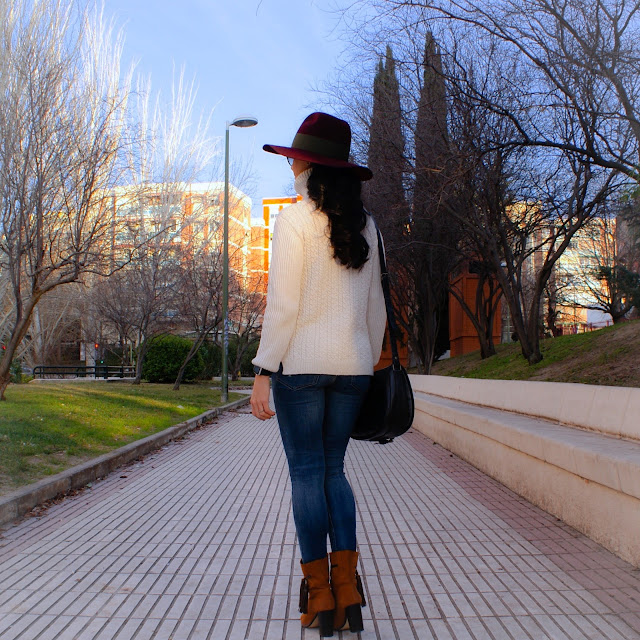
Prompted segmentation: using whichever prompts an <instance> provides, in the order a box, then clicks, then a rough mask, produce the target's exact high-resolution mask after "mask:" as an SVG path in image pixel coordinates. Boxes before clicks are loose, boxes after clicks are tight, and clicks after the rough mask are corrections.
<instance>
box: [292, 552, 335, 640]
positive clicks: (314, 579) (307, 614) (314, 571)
mask: <svg viewBox="0 0 640 640" xmlns="http://www.w3.org/2000/svg"><path fill="white" fill-rule="evenodd" d="M300 567H301V568H302V574H303V575H304V578H303V580H302V583H301V584H300V613H301V614H302V615H301V616H300V623H301V624H302V626H303V627H320V637H331V636H333V611H334V609H335V606H336V603H335V600H334V598H333V593H332V592H331V587H330V585H329V564H328V558H327V557H326V556H325V557H324V558H321V559H320V560H314V561H313V562H307V563H306V564H303V563H302V562H300Z"/></svg>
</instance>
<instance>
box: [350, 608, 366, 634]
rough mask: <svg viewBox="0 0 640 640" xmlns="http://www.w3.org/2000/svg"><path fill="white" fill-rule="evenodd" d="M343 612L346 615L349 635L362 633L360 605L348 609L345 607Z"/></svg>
mask: <svg viewBox="0 0 640 640" xmlns="http://www.w3.org/2000/svg"><path fill="white" fill-rule="evenodd" d="M345 612H346V614H347V620H348V621H349V631H351V633H356V632H357V631H363V630H364V625H363V624H362V605H360V604H352V605H349V606H348V607H346V609H345Z"/></svg>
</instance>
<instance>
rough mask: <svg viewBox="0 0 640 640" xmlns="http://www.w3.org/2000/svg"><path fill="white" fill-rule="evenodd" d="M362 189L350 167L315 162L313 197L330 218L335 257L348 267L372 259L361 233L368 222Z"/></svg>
mask: <svg viewBox="0 0 640 640" xmlns="http://www.w3.org/2000/svg"><path fill="white" fill-rule="evenodd" d="M361 189H362V183H361V182H360V179H359V178H358V176H357V175H356V174H355V173H353V172H352V171H350V170H348V169H336V168H334V167H326V166H324V165H319V164H312V165H311V174H310V175H309V178H308V180H307V191H308V193H309V197H310V198H311V200H312V201H313V203H314V204H315V205H316V207H318V209H320V210H321V211H322V212H323V213H325V214H326V215H327V218H329V240H330V241H331V246H332V247H333V256H334V258H336V259H337V260H338V262H340V264H342V265H344V266H345V267H347V269H361V268H362V265H363V264H364V263H365V262H366V261H367V260H368V259H369V244H368V242H367V241H366V240H365V238H364V236H363V235H362V233H361V232H362V230H363V229H364V228H365V226H366V224H367V214H366V213H365V210H364V207H363V206H362V200H361V199H360V194H361Z"/></svg>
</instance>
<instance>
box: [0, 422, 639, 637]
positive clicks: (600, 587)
mask: <svg viewBox="0 0 640 640" xmlns="http://www.w3.org/2000/svg"><path fill="white" fill-rule="evenodd" d="M348 473H349V476H350V479H351V481H352V483H353V485H354V489H355V493H356V499H357V502H358V509H359V517H360V524H359V526H360V529H359V532H360V537H359V540H360V551H361V556H362V563H361V573H362V575H363V580H364V583H365V589H366V592H367V595H368V600H369V606H368V607H367V608H366V609H364V615H365V629H366V630H365V631H364V632H363V633H362V634H360V636H359V637H360V638H361V639H362V640H369V639H371V640H373V639H374V638H375V639H377V640H392V639H396V638H397V639H400V640H409V639H411V638H416V639H418V640H429V639H431V638H437V639H438V640H444V639H447V640H450V639H452V638H455V639H456V640H468V639H470V638H474V639H477V640H500V639H503V638H514V639H517V640H520V639H522V640H525V639H526V640H542V639H545V638H551V639H554V640H563V639H570V640H583V639H587V638H588V639H591V640H632V639H640V572H638V571H637V570H634V569H633V568H632V567H631V566H630V565H628V564H626V563H624V562H623V561H621V560H619V559H618V558H616V557H615V556H613V555H611V554H610V553H608V552H607V551H605V550H604V549H602V548H601V547H599V546H598V545H597V544H595V543H593V542H591V541H590V540H589V539H587V538H585V537H584V536H582V535H580V534H578V533H577V532H576V531H574V530H573V529H570V528H569V527H567V526H565V525H563V524H562V523H561V522H558V521H557V520H556V519H555V518H553V517H552V516H549V515H548V514H546V513H544V512H542V511H540V510H539V509H537V508H535V507H533V506H531V505H530V504H529V503H527V502H525V501H524V500H522V499H520V498H519V497H518V496H516V495H515V494H513V493H512V492H510V491H508V490H507V489H505V488H504V487H502V486H501V485H499V484H498V483H496V482H494V481H493V480H491V479H490V478H488V477H486V476H484V475H482V474H481V473H480V472H478V471H477V470H476V469H474V468H473V467H470V466H469V465H468V464H466V463H465V462H463V461H461V460H459V459H458V458H456V457H453V456H451V455H450V454H449V453H448V452H447V451H445V450H444V449H442V448H441V447H440V446H437V445H434V444H433V443H432V442H431V441H429V440H428V439H426V438H424V437H423V436H421V435H420V434H417V433H410V434H407V435H406V436H404V437H403V438H401V439H400V440H399V441H397V442H395V443H393V444H392V445H388V446H384V447H383V446H379V445H373V444H369V443H353V445H352V446H351V447H350V449H349V455H348ZM298 558H299V554H298V550H297V548H296V539H295V532H294V527H293V521H292V517H291V514H290V498H289V485H288V479H287V473H286V465H285V460H284V456H283V454H282V451H281V447H280V443H279V440H278V435H277V430H276V424H275V422H274V421H271V422H269V423H260V422H258V421H257V420H255V419H254V418H253V417H251V416H250V415H247V414H246V413H245V414H232V415H227V416H225V417H223V418H221V419H220V421H219V422H218V424H217V425H216V426H214V427H206V428H204V429H201V430H198V431H196V432H194V433H193V434H192V435H190V436H189V437H188V438H186V439H184V440H182V441H179V442H176V443H173V444H171V445H169V446H167V447H165V448H164V449H163V450H161V451H159V452H157V453H155V454H153V455H150V456H148V457H147V458H146V459H145V460H144V461H142V462H138V463H136V464H134V465H132V466H130V467H128V468H126V469H124V470H123V471H121V472H116V473H114V474H113V475H111V476H110V477H108V478H107V479H106V480H104V481H101V482H98V483H96V484H95V485H94V487H93V488H92V489H87V490H84V491H82V492H81V493H79V494H78V495H77V496H75V497H73V498H68V499H66V500H64V501H62V502H60V503H59V504H56V505H53V506H52V507H50V508H49V509H48V511H47V512H46V513H45V515H43V516H42V517H37V518H29V519H25V520H23V521H21V522H20V523H19V524H17V525H14V526H12V527H9V528H6V529H5V530H4V531H3V533H2V537H1V538H0V638H1V639H2V640H14V639H16V638H20V639H34V640H35V639H36V638H37V639H39V640H54V639H55V640H58V639H60V640H71V639H78V640H93V639H101V640H111V639H114V638H117V639H118V640H145V639H151V638H154V639H158V640H169V639H173V640H203V639H213V640H248V639H251V640H253V639H260V640H264V639H267V640H281V639H282V638H287V639H289V638H296V639H297V638H304V639H308V638H313V639H314V640H315V639H316V638H317V637H318V633H317V630H309V631H303V630H301V628H300V624H299V620H298V616H299V614H298V612H297V611H296V607H297V600H298V597H297V594H298V588H299V580H300V576H299V568H298ZM338 636H339V634H336V636H334V637H338ZM340 637H341V638H343V639H346V638H356V637H357V636H355V635H352V634H350V633H348V632H346V633H342V634H341V635H340Z"/></svg>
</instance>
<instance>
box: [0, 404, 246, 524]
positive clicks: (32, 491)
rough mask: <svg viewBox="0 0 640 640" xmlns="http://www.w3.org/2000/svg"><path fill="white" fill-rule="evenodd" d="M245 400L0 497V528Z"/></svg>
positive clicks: (176, 437)
mask: <svg viewBox="0 0 640 640" xmlns="http://www.w3.org/2000/svg"><path fill="white" fill-rule="evenodd" d="M249 400H250V398H248V397H247V398H241V399H240V400H236V401H235V402H230V403H229V404H225V405H223V406H222V407H216V408H215V409H210V410H209V411H205V412H204V413H201V414H200V415H199V416H195V417H194V418H190V419H189V420H186V421H185V422H180V423H179V424H176V425H174V426H173V427H169V428H168V429H165V430H164V431H160V432H158V433H154V434H153V435H151V436H147V437H146V438H142V439H141V440H136V441H135V442H130V443H129V444H127V445H125V446H124V447H120V448H119V449H116V450H115V451H111V452H109V453H106V454H104V455H103V456H99V457H98V458H94V459H93V460H88V461H87V462H83V463H82V464H79V465H76V466H75V467H71V468H70V469H67V470H66V471H62V472H60V473H57V474H56V475H54V476H50V477H48V478H44V479H43V480H40V481H38V482H34V483H33V484H30V485H27V486H26V487H22V488H21V489H18V490H16V491H13V492H12V493H10V494H8V495H6V496H3V497H0V526H2V525H4V524H7V523H8V522H11V521H13V520H16V519H17V518H20V517H21V516H23V515H24V514H25V513H28V512H29V511H31V509H33V508H34V507H36V506H37V505H39V504H42V503H43V502H46V501H47V500H51V499H52V498H56V497H58V496H62V495H64V494H65V493H68V492H69V491H73V490H74V489H80V488H81V487H84V486H85V485H86V484H87V483H89V482H93V481H94V480H96V479H98V478H102V477H104V476H106V475H107V474H109V473H111V472H112V471H114V470H115V469H117V468H118V467H121V466H123V465H125V464H127V463H128V462H131V461H132V460H135V459H136V458H139V457H140V456H143V455H146V454H147V453H149V452H151V451H154V450H155V449H159V448H160V447H162V446H163V445H165V444H167V442H171V441H172V440H177V439H178V438H180V437H182V436H183V435H185V434H186V433H188V432H189V431H192V430H193V429H195V428H197V427H199V426H200V425H202V424H204V423H205V422H207V421H208V420H211V419H212V418H216V417H217V416H219V415H220V414H221V413H224V412H225V411H229V410H232V409H237V408H238V407H242V406H244V405H245V404H248V402H249Z"/></svg>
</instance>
